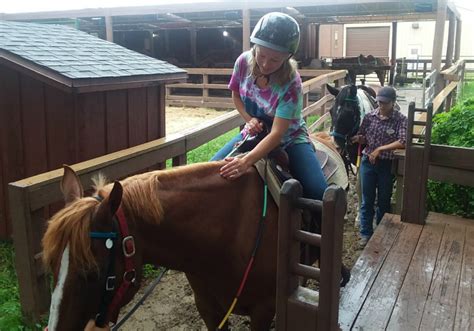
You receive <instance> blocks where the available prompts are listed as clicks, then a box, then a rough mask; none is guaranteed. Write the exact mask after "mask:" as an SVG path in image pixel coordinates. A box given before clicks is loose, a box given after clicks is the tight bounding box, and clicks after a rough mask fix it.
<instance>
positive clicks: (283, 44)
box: [250, 12, 300, 55]
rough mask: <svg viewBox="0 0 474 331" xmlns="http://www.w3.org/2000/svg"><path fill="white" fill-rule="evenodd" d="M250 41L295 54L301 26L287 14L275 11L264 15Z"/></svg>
mask: <svg viewBox="0 0 474 331" xmlns="http://www.w3.org/2000/svg"><path fill="white" fill-rule="evenodd" d="M250 41H251V42H253V43H254V44H257V45H260V46H263V47H267V48H271V49H273V50H275V51H279V52H288V53H290V54H292V55H293V54H295V53H296V50H297V49H298V45H299V43H300V27H299V25H298V23H297V22H296V20H295V19H294V18H293V17H291V16H289V15H286V14H283V13H278V12H273V13H268V14H266V15H264V16H263V17H262V18H260V20H259V21H258V22H257V25H256V26H255V28H254V29H253V32H252V35H251V36H250Z"/></svg>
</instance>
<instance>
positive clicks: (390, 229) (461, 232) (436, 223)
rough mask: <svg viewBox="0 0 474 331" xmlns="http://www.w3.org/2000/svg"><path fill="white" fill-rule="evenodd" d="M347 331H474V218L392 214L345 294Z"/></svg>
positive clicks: (343, 326)
mask: <svg viewBox="0 0 474 331" xmlns="http://www.w3.org/2000/svg"><path fill="white" fill-rule="evenodd" d="M339 324H340V327H341V329H342V330H364V331H365V330H384V329H389V330H473V329H474V220H469V219H464V218H460V217H455V216H449V215H443V214H437V213H430V214H429V215H428V217H427V219H426V224H425V225H418V224H409V223H402V222H401V221H400V216H399V215H391V214H387V215H385V216H384V218H383V220H382V222H381V223H380V225H379V226H378V227H377V229H376V231H375V233H374V235H373V236H372V238H371V239H370V241H369V243H368V244H367V246H366V247H365V249H364V251H363V252H362V255H361V256H360V257H359V259H358V260H357V262H356V264H355V266H354V268H353V269H352V278H351V281H350V282H349V283H348V284H347V286H346V287H345V288H344V289H343V290H342V291H341V300H340V305H339Z"/></svg>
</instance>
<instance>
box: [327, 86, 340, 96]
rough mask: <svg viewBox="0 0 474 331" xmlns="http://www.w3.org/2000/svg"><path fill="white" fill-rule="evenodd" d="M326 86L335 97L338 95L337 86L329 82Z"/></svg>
mask: <svg viewBox="0 0 474 331" xmlns="http://www.w3.org/2000/svg"><path fill="white" fill-rule="evenodd" d="M326 87H327V88H328V91H329V93H331V94H332V95H334V96H335V97H337V95H338V94H339V90H338V89H337V88H335V87H332V86H331V85H329V84H326Z"/></svg>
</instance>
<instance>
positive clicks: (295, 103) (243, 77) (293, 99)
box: [229, 51, 310, 148]
mask: <svg viewBox="0 0 474 331" xmlns="http://www.w3.org/2000/svg"><path fill="white" fill-rule="evenodd" d="M251 56H252V54H251V53H250V51H248V52H244V53H242V55H240V56H239V58H238V59H237V60H236V61H235V66H234V72H233V73H232V77H231V79H230V82H229V89H231V90H232V91H234V92H237V93H239V94H240V98H241V99H242V102H243V103H244V105H245V110H246V111H247V113H248V114H249V115H250V116H252V117H256V118H258V119H260V120H261V121H263V122H264V123H265V124H266V125H267V126H268V127H269V128H271V126H272V124H273V119H274V117H275V116H276V117H280V118H284V119H287V120H290V121H291V122H290V126H289V128H288V130H287V131H286V133H285V134H284V136H283V138H282V141H281V145H282V147H283V148H286V147H288V146H291V145H294V144H300V143H307V142H309V141H310V140H309V137H308V130H307V128H306V123H305V121H304V120H303V118H302V117H301V110H302V106H303V93H302V85H301V77H300V75H299V74H298V73H296V75H295V77H294V78H293V79H292V80H291V81H290V82H288V83H286V84H285V85H283V86H280V85H278V84H276V83H272V82H271V81H270V84H269V85H268V86H267V87H265V88H263V89H262V88H259V87H258V86H257V84H255V78H254V77H252V75H251V74H250V69H249V65H248V63H249V60H250V59H251Z"/></svg>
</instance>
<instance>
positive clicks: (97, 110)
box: [76, 92, 107, 161]
mask: <svg viewBox="0 0 474 331" xmlns="http://www.w3.org/2000/svg"><path fill="white" fill-rule="evenodd" d="M76 100H77V108H76V109H77V126H78V137H77V139H78V141H77V145H78V147H79V149H78V154H77V155H78V158H79V159H78V160H79V161H85V160H89V159H92V158H94V157H97V156H100V155H104V154H106V153H107V148H106V140H107V133H106V132H105V128H106V123H105V122H106V120H105V114H106V112H105V95H104V93H102V92H93V93H87V94H81V95H79V96H78V97H77V99H76Z"/></svg>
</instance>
